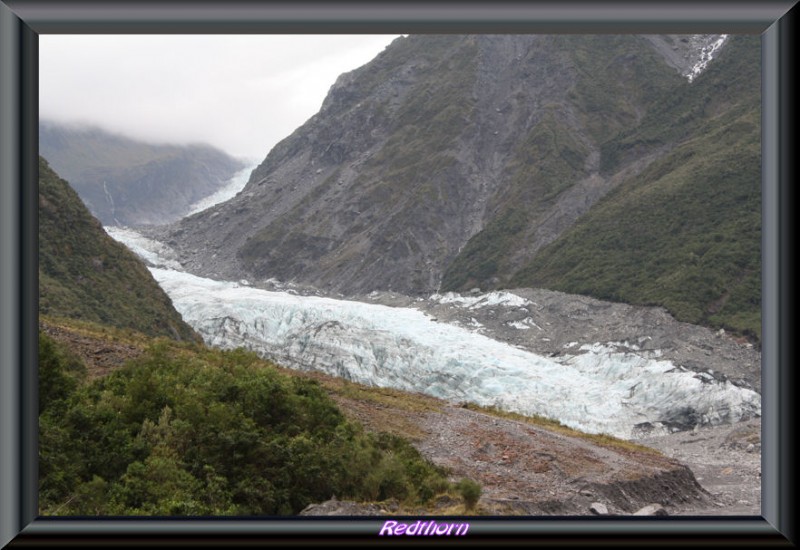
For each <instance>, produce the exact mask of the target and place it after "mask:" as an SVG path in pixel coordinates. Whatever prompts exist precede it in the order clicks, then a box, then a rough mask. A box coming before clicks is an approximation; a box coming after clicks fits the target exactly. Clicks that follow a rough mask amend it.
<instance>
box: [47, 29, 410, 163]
mask: <svg viewBox="0 0 800 550" xmlns="http://www.w3.org/2000/svg"><path fill="white" fill-rule="evenodd" d="M394 38H396V37H395V36H388V35H359V36H346V35H329V36H312V35H308V36H298V35H231V36H227V35H211V36H196V35H152V36H150V35H108V36H107V35H86V36H83V35H42V36H40V37H39V88H40V92H39V111H40V116H41V117H42V118H47V119H53V120H56V121H59V122H76V123H89V124H94V125H98V126H101V127H103V128H106V129H108V130H112V131H116V132H119V133H123V134H126V135H129V136H131V137H134V138H138V139H143V140H147V141H154V142H167V143H196V142H203V143H209V144H211V145H213V146H215V147H218V148H220V149H222V150H224V151H227V152H229V153H231V154H233V155H236V156H240V157H247V158H252V159H262V158H263V157H264V156H265V155H266V153H267V152H268V151H269V149H271V148H272V146H273V145H275V144H276V143H277V142H278V141H280V140H281V139H283V138H284V137H286V136H288V135H289V134H290V133H291V132H292V131H294V130H295V129H296V128H297V127H298V126H299V125H301V124H302V123H303V122H305V121H306V120H307V119H308V118H309V117H311V116H312V115H313V114H314V113H316V112H317V111H318V110H319V107H320V105H321V104H322V100H323V99H324V97H325V94H326V93H327V91H328V89H329V88H330V86H331V85H332V84H333V82H334V81H335V80H336V77H337V76H338V75H339V74H341V73H343V72H346V71H350V70H353V69H355V68H357V67H359V66H361V65H363V64H364V63H367V62H368V61H370V60H371V59H372V58H374V57H375V56H376V55H377V54H378V53H380V52H381V51H382V50H383V49H384V48H385V47H386V46H387V45H388V44H389V43H390V42H391V41H392V40H393V39H394Z"/></svg>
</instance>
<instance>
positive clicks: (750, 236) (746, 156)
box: [510, 38, 761, 340]
mask: <svg viewBox="0 0 800 550" xmlns="http://www.w3.org/2000/svg"><path fill="white" fill-rule="evenodd" d="M759 68H760V63H759V48H758V43H757V38H738V39H734V40H733V41H732V43H731V44H730V45H729V48H727V49H726V50H723V52H722V54H721V55H720V58H719V59H718V60H717V61H716V62H715V63H714V64H712V66H711V67H710V68H709V70H708V71H707V72H706V73H705V74H704V75H702V76H701V77H700V78H698V79H697V80H696V81H695V83H693V85H691V86H688V85H687V86H684V87H682V89H681V90H679V91H678V93H676V94H674V95H673V96H671V97H668V98H665V100H664V101H663V102H661V104H660V105H661V106H660V108H659V109H657V110H654V111H653V112H652V113H651V114H650V115H649V116H648V117H646V118H645V119H644V120H643V123H642V125H641V126H640V127H639V128H638V129H637V130H634V131H628V132H626V133H624V134H621V135H619V136H617V137H616V138H615V139H614V140H611V141H610V142H609V143H607V144H606V146H605V150H604V153H605V154H606V155H607V157H606V160H605V168H606V169H607V170H609V171H610V170H613V169H614V168H615V166H617V165H618V164H619V163H620V162H621V159H623V158H625V156H626V155H629V154H631V152H633V151H640V152H641V151H646V150H649V149H652V148H653V147H657V146H659V145H663V144H669V143H672V142H673V141H675V140H680V145H678V146H676V147H675V148H674V149H673V150H672V151H671V152H670V154H668V155H667V156H665V157H664V158H662V159H660V160H659V161H657V162H656V163H654V164H653V165H651V166H650V167H649V168H648V169H647V170H646V171H645V172H644V173H642V174H640V175H639V176H637V177H635V178H632V179H630V180H628V181H626V182H624V183H623V184H622V185H620V186H619V187H618V188H617V189H615V191H614V192H612V193H610V194H609V195H608V196H607V197H605V198H604V200H602V201H601V202H600V203H599V204H598V205H596V206H595V208H594V209H592V210H591V211H590V212H589V213H588V214H587V215H586V216H585V217H584V218H582V219H581V220H580V221H579V223H578V224H577V225H576V226H575V227H574V228H573V229H571V230H570V231H568V232H567V233H565V234H564V235H562V236H561V238H559V239H558V240H557V241H555V242H554V243H552V244H551V245H550V246H549V247H547V248H545V249H543V250H542V251H541V253H540V254H539V255H537V257H536V258H534V259H533V260H532V261H531V262H530V263H529V264H528V265H527V266H525V267H524V268H523V269H522V270H520V271H519V272H518V273H517V274H516V275H515V276H514V278H513V279H512V281H511V282H510V285H512V286H543V287H547V288H552V289H556V290H561V291H565V292H572V293H579V294H588V295H591V296H594V297H597V298H602V299H609V300H615V301H623V302H628V303H633V304H644V305H662V306H664V307H666V308H667V309H668V310H669V311H670V312H671V313H672V314H673V315H674V316H675V317H676V318H677V319H679V320H682V321H687V322H692V323H698V324H708V325H711V326H715V327H717V326H719V327H725V328H728V329H732V330H734V331H736V332H738V333H742V334H746V335H747V336H749V337H751V338H753V339H755V340H758V339H759V338H760V335H761V317H760V306H761V300H760V293H761V277H760V275H761V250H760V243H761V160H760V159H761V155H760V147H761V143H760V107H759V100H760V96H759V88H760V86H759V77H758V75H759Z"/></svg>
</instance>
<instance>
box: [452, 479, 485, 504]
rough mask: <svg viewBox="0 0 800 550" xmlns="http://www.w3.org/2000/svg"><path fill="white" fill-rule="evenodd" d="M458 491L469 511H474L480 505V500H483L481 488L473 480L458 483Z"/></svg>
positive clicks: (463, 480)
mask: <svg viewBox="0 0 800 550" xmlns="http://www.w3.org/2000/svg"><path fill="white" fill-rule="evenodd" d="M456 489H458V492H459V493H461V498H463V499H464V505H465V506H466V507H467V510H472V509H474V508H475V505H476V504H478V499H480V498H481V486H480V485H479V484H478V483H477V482H475V481H472V480H471V479H467V478H464V479H462V480H461V481H459V482H458V485H456Z"/></svg>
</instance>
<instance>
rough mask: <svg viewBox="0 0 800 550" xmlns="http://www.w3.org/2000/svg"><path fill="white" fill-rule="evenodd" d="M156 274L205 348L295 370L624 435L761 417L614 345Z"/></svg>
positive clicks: (747, 405) (728, 396) (751, 400)
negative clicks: (566, 345)
mask: <svg viewBox="0 0 800 550" xmlns="http://www.w3.org/2000/svg"><path fill="white" fill-rule="evenodd" d="M151 271H152V273H153V275H154V277H155V278H156V280H157V281H158V282H159V284H160V285H161V286H162V287H163V288H164V290H165V291H166V292H167V294H169V296H170V297H171V298H172V301H173V303H174V305H175V307H176V309H177V310H178V311H179V312H180V313H181V314H182V315H183V318H184V319H185V320H186V321H187V322H188V323H189V324H191V325H192V326H193V327H194V328H195V329H196V330H197V331H198V332H199V333H200V334H201V335H202V336H203V338H204V339H205V340H206V342H207V343H208V344H210V345H213V346H218V347H222V348H235V347H244V348H248V349H251V350H254V351H256V352H258V353H260V354H261V355H263V356H265V357H269V358H271V359H273V360H275V361H277V362H279V363H281V364H284V365H286V366H291V367H293V368H298V369H315V370H320V371H323V372H326V373H328V374H331V375H335V376H340V377H343V378H346V379H348V380H352V381H355V382H360V383H363V384H368V385H375V386H383V387H393V388H398V389H401V390H407V391H414V392H422V393H426V394H429V395H433V396H435V397H441V398H445V399H449V400H456V401H470V402H474V403H478V404H480V405H493V406H496V407H499V408H502V409H506V410H510V411H515V412H519V413H522V414H539V415H543V416H546V417H549V418H554V419H557V420H559V421H560V422H562V423H564V424H566V425H567V426H571V427H573V428H577V429H580V430H583V431H586V432H593V433H601V432H602V433H608V434H611V435H615V436H618V437H624V438H629V437H631V436H632V433H633V432H632V430H633V427H634V426H635V425H636V424H639V423H645V422H650V423H655V422H676V423H682V424H689V425H694V424H703V423H719V422H723V421H736V420H739V419H740V418H742V417H745V416H754V415H758V414H760V397H759V395H758V394H757V393H755V392H753V391H751V390H747V389H743V388H739V387H737V386H734V385H732V384H730V383H727V382H726V383H718V382H716V381H714V382H712V383H709V381H707V380H701V379H699V378H698V377H697V376H696V375H695V374H694V373H692V372H688V371H684V370H682V369H678V368H676V367H675V365H674V364H672V363H671V362H669V361H659V360H655V359H653V358H649V357H646V356H643V355H640V354H633V353H630V352H624V353H623V352H619V351H616V350H617V348H616V346H613V345H610V346H605V345H602V344H593V345H591V346H584V347H583V349H582V351H583V353H581V354H578V355H564V356H560V357H557V358H545V357H541V356H539V355H536V354H533V353H530V352H528V351H524V350H521V349H519V348H516V347H514V346H511V345H508V344H505V343H502V342H499V341H496V340H493V339H491V338H488V337H486V336H484V335H481V334H477V333H475V332H472V331H469V330H467V329H465V328H461V327H458V326H455V325H450V324H446V323H440V322H436V321H433V320H432V319H431V318H430V317H428V316H427V315H425V314H424V313H422V312H421V311H419V310H416V309H413V308H397V307H389V306H383V305H378V304H372V303H363V302H355V301H347V300H336V299H332V298H323V297H317V296H299V295H295V294H289V293H285V292H269V291H265V290H261V289H257V288H252V287H247V286H242V285H240V284H238V283H234V282H223V281H213V280H210V279H204V278H201V277H196V276H194V275H191V274H188V273H183V272H179V271H175V270H171V269H163V268H151Z"/></svg>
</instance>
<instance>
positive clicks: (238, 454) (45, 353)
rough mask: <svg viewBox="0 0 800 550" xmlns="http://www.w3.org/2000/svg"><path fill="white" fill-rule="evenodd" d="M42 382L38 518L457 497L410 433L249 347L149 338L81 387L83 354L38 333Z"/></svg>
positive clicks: (251, 511) (412, 502)
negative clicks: (343, 407)
mask: <svg viewBox="0 0 800 550" xmlns="http://www.w3.org/2000/svg"><path fill="white" fill-rule="evenodd" d="M48 326H49V325H48ZM51 328H52V327H51ZM46 330H48V328H47V327H46ZM71 330H72V329H71V327H69V326H66V327H65V328H62V329H61V331H62V333H63V332H70V331H71ZM101 330H102V333H103V334H102V336H101V335H100V334H99V333H98V332H97V330H96V329H95V331H94V334H93V338H95V339H99V340H100V341H102V339H103V338H104V337H105V338H108V337H109V336H111V337H114V338H116V337H115V336H114V335H113V331H111V334H110V335H109V334H107V333H106V329H104V328H102V327H101ZM83 332H84V333H85V334H89V335H91V332H87V330H86V327H84V328H83ZM39 378H40V381H41V387H40V416H39V429H40V435H39V461H40V462H39V506H40V513H41V514H42V515H56V516H58V515H62V516H71V515H89V516H97V515H166V516H171V515H206V516H207V515H261V516H269V515H289V514H297V513H298V512H300V511H301V510H303V509H304V508H305V507H306V506H307V505H309V504H311V503H312V502H318V501H322V500H327V499H329V498H330V497H331V496H333V495H336V496H338V497H339V498H348V499H355V500H358V501H375V500H386V499H389V498H392V499H396V500H397V501H399V502H401V503H403V505H405V506H417V505H424V504H425V503H427V502H428V501H430V499H431V498H432V497H433V496H434V495H437V494H446V493H448V492H453V493H454V494H456V490H457V489H456V488H455V487H454V486H453V485H451V483H450V482H449V481H448V479H447V477H446V473H445V471H444V470H443V469H442V468H438V467H436V466H434V465H433V464H431V463H430V462H427V461H425V460H423V459H422V458H421V457H420V455H419V453H418V452H417V451H416V450H415V449H414V448H413V447H412V446H411V445H410V444H409V443H408V442H407V441H406V440H404V439H402V438H400V437H397V436H393V435H390V434H388V433H381V434H376V433H365V432H364V431H363V429H362V428H361V427H360V426H359V425H358V424H355V423H353V422H351V421H349V420H347V419H346V418H345V416H344V415H343V414H342V412H341V411H340V410H339V409H338V408H337V406H336V405H335V403H334V402H333V401H332V400H331V399H330V397H328V395H327V394H326V392H325V390H324V389H323V388H322V387H321V386H320V385H319V384H318V383H317V382H315V381H313V380H309V379H307V378H303V377H290V376H287V375H286V374H281V373H280V372H278V370H277V369H276V367H275V366H274V365H272V364H270V363H269V362H266V361H262V360H260V359H258V358H257V357H256V356H255V354H251V353H247V352H244V351H241V350H239V351H232V352H223V351H213V350H209V349H207V348H205V347H203V346H197V345H185V344H184V345H177V344H174V343H170V342H169V341H168V340H161V341H156V342H151V343H150V345H149V346H147V349H145V350H144V352H143V353H141V354H140V355H139V356H138V357H136V358H135V359H131V360H129V361H128V362H127V363H126V364H125V365H124V366H119V367H118V368H116V369H114V370H113V371H112V372H111V373H110V374H109V375H108V376H105V377H102V378H98V379H95V380H93V381H91V382H87V381H86V366H85V365H84V364H83V362H82V360H81V357H80V356H79V355H77V354H75V353H73V352H70V351H69V350H68V349H66V348H65V347H64V345H63V344H62V343H60V342H58V341H56V340H54V339H52V338H51V337H49V336H48V335H47V334H46V333H41V332H40V336H39Z"/></svg>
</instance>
